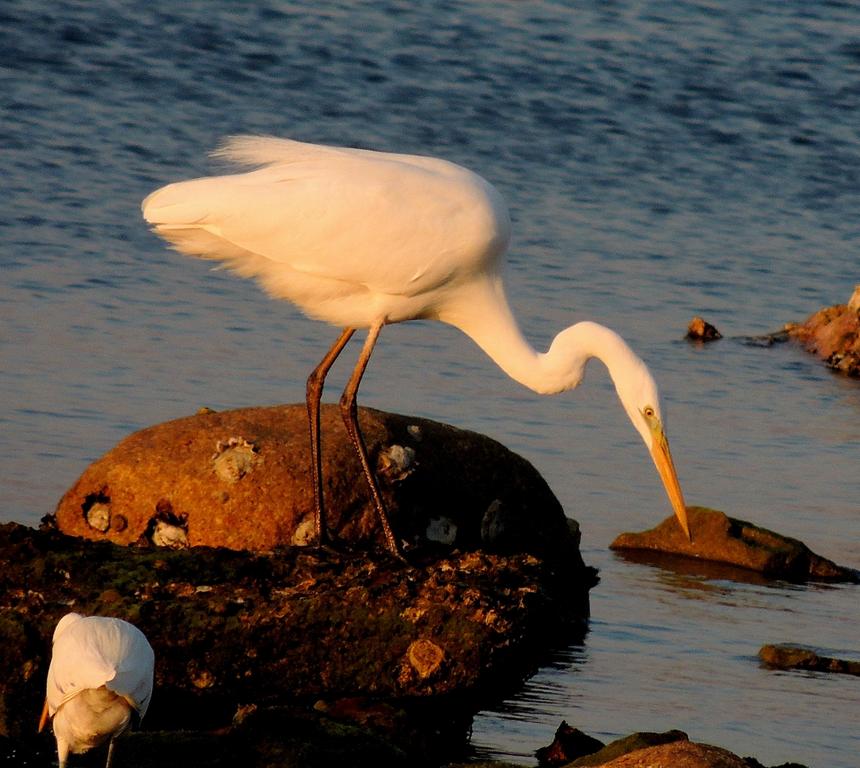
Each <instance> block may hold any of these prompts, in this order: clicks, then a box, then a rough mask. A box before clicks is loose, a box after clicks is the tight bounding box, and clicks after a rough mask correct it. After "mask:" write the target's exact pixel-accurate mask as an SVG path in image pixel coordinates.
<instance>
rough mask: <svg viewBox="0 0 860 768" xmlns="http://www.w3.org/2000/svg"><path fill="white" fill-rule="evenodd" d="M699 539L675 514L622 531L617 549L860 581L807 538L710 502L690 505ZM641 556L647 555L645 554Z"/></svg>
mask: <svg viewBox="0 0 860 768" xmlns="http://www.w3.org/2000/svg"><path fill="white" fill-rule="evenodd" d="M687 517H688V519H689V521H690V530H691V531H692V533H693V541H692V542H691V541H689V540H688V539H687V537H686V536H685V535H684V533H683V532H682V531H681V529H680V528H679V527H678V524H677V521H676V520H675V518H674V517H667V518H666V519H665V520H664V521H663V522H662V523H660V525H658V526H657V527H656V528H652V529H651V530H648V531H643V532H641V533H622V534H621V535H619V536H618V537H617V538H616V539H615V541H613V542H612V544H611V545H610V548H611V549H614V550H617V551H619V552H622V553H624V554H625V555H632V556H633V557H637V554H642V553H644V554H645V555H646V559H647V556H648V555H650V556H652V557H653V558H660V557H665V556H671V557H682V558H687V559H691V560H695V561H696V562H697V563H718V564H721V565H726V566H733V567H735V568H737V569H743V570H747V571H750V572H754V573H758V574H761V575H762V576H764V577H765V578H769V579H785V580H787V581H808V580H813V581H834V582H836V581H845V582H852V583H860V573H858V572H857V571H855V570H853V569H851V568H846V567H844V566H841V565H837V564H836V563H834V562H833V561H831V560H828V559H827V558H825V557H822V556H821V555H817V554H816V553H815V552H813V551H812V550H810V549H809V547H807V546H806V545H805V544H804V543H803V542H801V541H798V540H797V539H792V538H790V537H788V536H783V535H781V534H779V533H774V532H773V531H769V530H767V529H766V528H760V527H759V526H757V525H754V524H753V523H748V522H746V521H745V520H738V519H736V518H733V517H729V516H728V515H726V514H725V513H723V512H719V511H718V510H715V509H707V508H706V507H687ZM638 559H640V560H641V559H643V558H642V557H639V558H638Z"/></svg>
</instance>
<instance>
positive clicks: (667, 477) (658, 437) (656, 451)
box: [651, 427, 693, 541]
mask: <svg viewBox="0 0 860 768" xmlns="http://www.w3.org/2000/svg"><path fill="white" fill-rule="evenodd" d="M653 435H654V441H653V444H652V446H651V458H652V459H654V465H655V466H656V467H657V472H659V473H660V479H661V480H662V481H663V485H664V486H665V488H666V494H667V495H668V497H669V501H670V502H671V504H672V509H674V510H675V515H676V517H677V518H678V522H679V523H680V524H681V528H683V529H684V533H685V534H687V538H688V539H689V540H690V541H692V540H693V535H692V534H691V533H690V525H689V523H688V522H687V507H686V505H685V504H684V494H683V493H681V486H680V484H679V483H678V475H677V474H676V472H675V465H674V464H673V463H672V453H671V451H670V450H669V441H668V440H667V439H666V435H665V434H664V432H663V430H662V428H660V427H656V428H655V429H654V431H653Z"/></svg>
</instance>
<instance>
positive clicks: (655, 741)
mask: <svg viewBox="0 0 860 768" xmlns="http://www.w3.org/2000/svg"><path fill="white" fill-rule="evenodd" d="M566 725H567V724H566V723H564V722H563V723H562V726H561V727H560V728H559V731H561V730H562V728H564V727H565V726H566ZM570 730H572V731H576V729H570ZM577 734H580V736H583V737H585V738H586V739H590V738H591V737H589V736H587V735H586V734H582V733H581V732H580V731H577ZM558 738H559V733H556V740H555V741H554V742H553V744H554V745H555V744H557V742H558ZM578 738H579V737H578ZM580 740H581V739H580ZM593 742H595V743H596V745H600V742H599V741H597V740H596V739H594V740H593ZM582 743H584V744H587V742H582ZM591 747H593V748H591V750H590V752H589V753H588V754H585V755H583V756H581V757H577V758H576V759H573V760H569V761H565V762H563V763H552V764H553V765H564V768H587V767H588V768H642V766H671V767H672V768H764V767H763V766H762V764H761V763H759V762H758V761H757V760H755V759H754V758H751V757H745V758H742V757H738V756H737V755H735V754H733V753H732V752H729V751H728V750H727V749H722V748H721V747H715V746H712V745H710V744H699V743H696V742H693V741H690V740H689V737H688V736H687V734H686V733H684V732H683V731H678V730H673V731H665V732H663V733H652V732H640V733H633V734H631V735H630V736H625V737H624V738H621V739H616V740H615V741H613V742H611V743H609V744H607V745H606V746H603V745H600V746H595V745H594V744H592V745H591ZM589 748H590V747H589ZM547 749H549V748H547ZM538 752H539V753H540V752H541V750H538ZM793 766H794V768H803V766H799V765H796V764H793ZM783 768H788V766H784V767H783Z"/></svg>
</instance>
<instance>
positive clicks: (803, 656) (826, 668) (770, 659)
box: [758, 645, 860, 676]
mask: <svg viewBox="0 0 860 768" xmlns="http://www.w3.org/2000/svg"><path fill="white" fill-rule="evenodd" d="M758 657H759V658H760V659H761V661H762V663H763V664H765V665H766V666H768V667H771V668H773V669H803V670H807V671H811V672H834V673H838V674H843V675H858V676H860V661H849V660H848V659H837V658H834V657H832V656H823V655H819V654H818V653H817V652H816V651H814V650H812V649H811V648H803V647H801V646H797V645H763V646H762V647H761V650H759V652H758Z"/></svg>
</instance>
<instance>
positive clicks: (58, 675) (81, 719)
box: [39, 613, 155, 768]
mask: <svg viewBox="0 0 860 768" xmlns="http://www.w3.org/2000/svg"><path fill="white" fill-rule="evenodd" d="M154 662H155V656H154V654H153V651H152V647H151V646H150V644H149V642H148V641H147V639H146V637H145V635H144V634H143V632H141V631H140V630H139V629H138V628H137V627H135V626H134V625H133V624H129V623H128V622H127V621H123V620H122V619H114V618H109V617H107V616H87V617H84V616H81V615H80V614H78V613H68V614H66V615H65V616H63V618H62V619H60V621H59V622H58V623H57V627H56V629H55V630H54V639H53V649H52V653H51V665H50V667H49V668H48V685H47V697H46V700H45V708H44V710H43V711H42V719H41V721H40V722H39V730H40V731H41V730H42V728H43V727H44V726H45V723H46V721H47V720H48V717H51V718H53V720H52V728H53V731H54V737H55V738H56V740H57V755H58V757H59V761H60V768H65V765H66V760H67V759H68V756H69V753H70V752H71V753H75V754H77V753H81V752H86V751H88V750H89V749H92V748H93V747H97V746H99V745H100V744H104V742H105V741H108V740H110V745H109V746H108V756H107V768H110V764H111V760H112V758H113V747H114V739H115V738H116V737H117V736H119V735H120V734H121V733H122V732H123V731H125V730H126V728H128V726H129V724H130V723H131V720H132V716H133V715H136V716H137V718H138V720H140V719H142V718H143V716H144V715H145V714H146V710H147V707H149V701H150V698H151V697H152V682H153V670H154Z"/></svg>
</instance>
